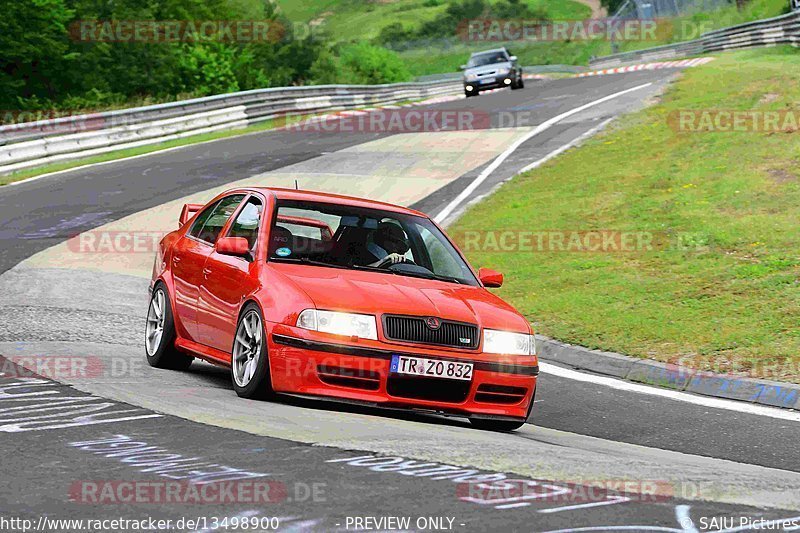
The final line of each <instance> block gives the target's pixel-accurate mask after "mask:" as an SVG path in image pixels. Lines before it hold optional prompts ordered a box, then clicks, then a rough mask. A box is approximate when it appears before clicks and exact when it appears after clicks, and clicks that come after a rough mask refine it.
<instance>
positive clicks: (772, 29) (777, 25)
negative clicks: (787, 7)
mask: <svg viewBox="0 0 800 533" xmlns="http://www.w3.org/2000/svg"><path fill="white" fill-rule="evenodd" d="M798 43H800V12H798V11H795V12H792V13H789V14H786V15H781V16H779V17H774V18H770V19H763V20H756V21H753V22H747V23H744V24H739V25H736V26H731V27H729V28H722V29H719V30H714V31H710V32H708V33H704V34H703V35H701V36H700V38H698V39H695V40H692V41H684V42H680V43H675V44H668V45H664V46H657V47H654V48H645V49H642V50H634V51H631V52H622V53H619V54H612V55H609V56H603V57H599V58H596V59H593V60H592V61H590V62H589V66H591V67H592V68H607V67H614V66H619V65H624V64H627V63H639V62H645V61H654V60H662V59H672V58H681V57H688V56H694V55H699V54H704V53H708V52H719V51H722V50H734V49H738V48H752V47H759V46H775V45H779V44H791V45H792V46H798Z"/></svg>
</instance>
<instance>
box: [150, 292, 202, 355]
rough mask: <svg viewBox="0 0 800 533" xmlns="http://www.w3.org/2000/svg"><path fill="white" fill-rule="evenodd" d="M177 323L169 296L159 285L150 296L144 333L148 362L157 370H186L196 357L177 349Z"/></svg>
mask: <svg viewBox="0 0 800 533" xmlns="http://www.w3.org/2000/svg"><path fill="white" fill-rule="evenodd" d="M175 338H176V335H175V321H174V319H173V316H172V305H170V302H169V294H167V289H166V287H165V286H164V284H163V283H158V284H157V285H156V286H155V288H154V289H153V294H152V295H151V296H150V305H149V306H148V308H147V323H146V324H145V332H144V349H145V354H146V355H147V362H148V364H150V366H152V367H155V368H167V369H170V370H186V369H187V368H189V366H190V365H191V364H192V361H193V360H194V357H192V356H190V355H186V354H185V353H181V352H179V351H178V349H177V348H175Z"/></svg>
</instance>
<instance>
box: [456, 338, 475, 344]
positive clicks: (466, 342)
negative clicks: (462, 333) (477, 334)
mask: <svg viewBox="0 0 800 533" xmlns="http://www.w3.org/2000/svg"><path fill="white" fill-rule="evenodd" d="M458 342H460V343H461V344H472V339H466V338H464V337H459V338H458Z"/></svg>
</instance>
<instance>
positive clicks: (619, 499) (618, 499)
mask: <svg viewBox="0 0 800 533" xmlns="http://www.w3.org/2000/svg"><path fill="white" fill-rule="evenodd" d="M629 501H631V499H630V498H628V497H627V496H617V495H612V496H606V499H605V500H603V501H600V502H592V503H581V504H578V505H566V506H564V507H554V508H552V509H540V510H539V511H537V512H539V513H543V514H550V513H560V512H562V511H575V510H577V509H589V508H590V507H602V506H604V505H615V504H617V503H625V502H629ZM498 509H499V507H498Z"/></svg>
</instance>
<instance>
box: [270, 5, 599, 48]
mask: <svg viewBox="0 0 800 533" xmlns="http://www.w3.org/2000/svg"><path fill="white" fill-rule="evenodd" d="M447 3H448V2H447V0H314V1H307V2H301V1H298V0H278V5H279V6H280V8H281V10H282V12H283V13H284V14H285V15H286V16H287V17H288V18H289V19H290V20H292V21H293V22H299V23H307V22H310V21H314V20H317V21H319V20H321V21H322V26H321V27H323V28H324V29H325V30H326V31H327V32H328V34H329V35H330V36H331V37H332V38H333V40H335V41H352V40H358V39H373V38H375V37H377V35H378V34H379V33H380V31H381V30H382V29H383V28H384V27H385V26H388V25H389V24H392V23H393V22H400V23H402V24H403V25H405V26H406V27H408V28H416V27H418V26H419V25H420V24H421V23H423V22H426V21H429V20H433V19H434V18H436V16H437V15H439V14H441V13H443V12H444V11H445V9H446V8H447ZM527 3H528V5H530V6H531V7H534V8H536V7H545V8H546V9H547V11H548V13H550V16H551V17H552V18H553V19H570V20H572V19H577V20H582V19H584V18H587V17H589V16H590V15H591V10H590V9H589V8H588V7H587V6H585V5H583V4H580V3H578V2H575V1H573V0H527Z"/></svg>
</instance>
